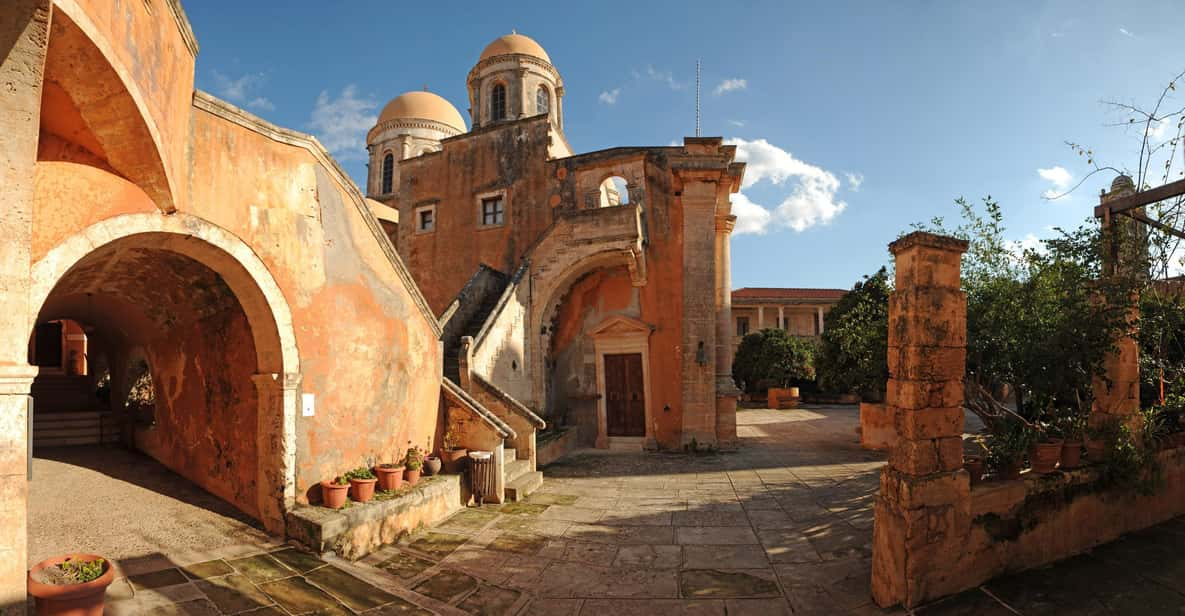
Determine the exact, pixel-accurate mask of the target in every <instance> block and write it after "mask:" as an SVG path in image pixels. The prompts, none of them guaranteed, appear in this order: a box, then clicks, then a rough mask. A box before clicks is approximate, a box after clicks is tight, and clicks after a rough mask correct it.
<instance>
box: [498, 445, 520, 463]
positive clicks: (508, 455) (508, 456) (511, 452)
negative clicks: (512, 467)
mask: <svg viewBox="0 0 1185 616" xmlns="http://www.w3.org/2000/svg"><path fill="white" fill-rule="evenodd" d="M502 458H503V459H505V460H506V461H507V462H511V461H513V460H517V459H518V450H517V449H511V448H509V447H503V448H502Z"/></svg>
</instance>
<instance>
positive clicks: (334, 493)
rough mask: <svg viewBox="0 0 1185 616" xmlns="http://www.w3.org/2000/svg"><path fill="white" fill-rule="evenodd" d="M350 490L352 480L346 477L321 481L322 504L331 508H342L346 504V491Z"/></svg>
mask: <svg viewBox="0 0 1185 616" xmlns="http://www.w3.org/2000/svg"><path fill="white" fill-rule="evenodd" d="M349 490H350V482H349V481H348V480H346V478H345V477H336V478H334V479H333V480H330V481H322V482H321V504H323V505H325V506H326V507H329V508H330V509H341V508H342V506H344V505H345V504H346V493H347V492H349Z"/></svg>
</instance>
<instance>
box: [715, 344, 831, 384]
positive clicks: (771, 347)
mask: <svg viewBox="0 0 1185 616" xmlns="http://www.w3.org/2000/svg"><path fill="white" fill-rule="evenodd" d="M814 359H815V345H814V343H813V342H811V341H809V340H804V339H802V338H797V337H795V336H791V335H790V334H788V333H786V331H785V330H781V329H762V330H759V331H755V332H752V333H750V334H748V335H746V336H745V337H744V338H742V339H741V345H740V347H739V348H737V352H736V356H735V357H734V359H733V362H732V378H733V380H734V381H736V382H737V383H740V384H742V386H743V387H744V388H745V391H748V392H749V393H757V392H759V391H761V390H763V389H766V388H768V387H789V386H790V385H792V384H794V383H795V382H800V381H804V380H811V379H813V378H815V365H814Z"/></svg>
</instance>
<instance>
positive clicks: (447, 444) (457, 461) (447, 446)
mask: <svg viewBox="0 0 1185 616" xmlns="http://www.w3.org/2000/svg"><path fill="white" fill-rule="evenodd" d="M468 455H469V450H468V449H466V448H464V447H457V437H456V435H455V434H453V431H452V430H449V431H447V432H445V433H444V446H443V447H441V448H440V459H441V460H442V461H443V462H444V472H446V473H460V472H461V471H463V470H465V459H466V458H467V457H468Z"/></svg>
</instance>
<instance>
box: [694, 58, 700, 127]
mask: <svg viewBox="0 0 1185 616" xmlns="http://www.w3.org/2000/svg"><path fill="white" fill-rule="evenodd" d="M699 68H700V61H699V60H698V59H697V60H696V61H695V136H696V137H699Z"/></svg>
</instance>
